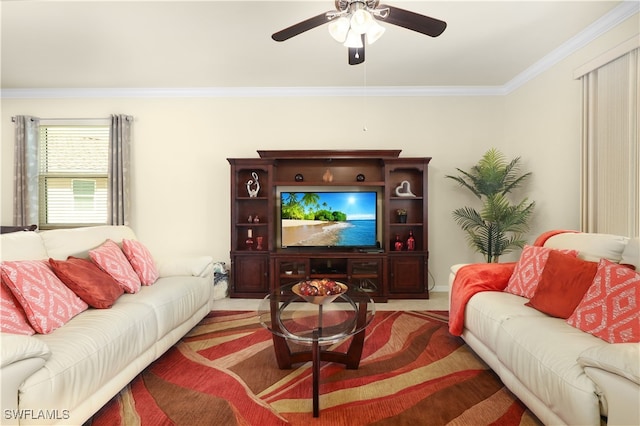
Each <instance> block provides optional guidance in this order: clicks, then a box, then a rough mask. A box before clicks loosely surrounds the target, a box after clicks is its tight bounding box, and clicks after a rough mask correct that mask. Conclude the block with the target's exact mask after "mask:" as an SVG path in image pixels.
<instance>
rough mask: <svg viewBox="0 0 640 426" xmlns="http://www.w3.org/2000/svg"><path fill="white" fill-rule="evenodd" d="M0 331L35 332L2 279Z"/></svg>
mask: <svg viewBox="0 0 640 426" xmlns="http://www.w3.org/2000/svg"><path fill="white" fill-rule="evenodd" d="M0 331H2V332H3V333H13V334H27V335H29V336H31V335H32V334H34V333H35V331H34V330H33V328H32V327H31V326H30V325H29V322H28V320H27V315H26V314H25V313H24V310H23V309H22V308H21V307H20V304H19V303H18V301H17V300H16V298H15V297H14V296H13V294H11V291H9V288H8V287H7V286H6V284H5V283H4V280H3V281H2V284H0Z"/></svg>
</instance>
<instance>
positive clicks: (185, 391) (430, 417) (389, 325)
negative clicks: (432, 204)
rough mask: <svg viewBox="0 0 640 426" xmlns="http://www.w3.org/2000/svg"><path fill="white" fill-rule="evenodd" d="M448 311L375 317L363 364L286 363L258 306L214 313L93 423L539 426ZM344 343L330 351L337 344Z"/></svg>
mask: <svg viewBox="0 0 640 426" xmlns="http://www.w3.org/2000/svg"><path fill="white" fill-rule="evenodd" d="M447 319H448V317H447V312H433V311H428V312H427V311H421V312H415V311H412V312H389V311H382V312H378V313H377V314H376V317H375V318H374V321H373V322H372V324H371V325H370V326H369V328H367V333H366V341H365V346H364V352H363V355H362V362H361V363H360V368H359V369H358V370H347V369H345V368H344V366H342V365H340V364H333V363H323V364H322V369H321V372H320V377H321V378H320V417H318V418H313V417H312V414H311V413H312V395H311V384H312V381H311V380H312V379H311V374H312V373H311V365H310V363H306V364H301V365H296V366H294V368H293V369H291V370H280V369H278V367H277V365H276V360H275V355H274V351H273V344H272V340H271V334H270V333H269V331H267V330H265V329H264V328H263V327H261V326H260V325H259V323H258V321H257V317H256V315H255V313H253V312H228V311H227V312H225V311H214V312H212V313H211V314H209V316H207V317H206V318H205V319H203V320H202V321H201V323H200V324H199V325H198V326H197V327H195V328H194V329H193V330H192V331H191V332H190V333H189V334H188V335H187V336H185V337H184V338H183V339H182V340H181V341H180V342H179V343H178V344H177V345H176V346H174V347H173V348H171V349H170V350H169V351H167V352H166V353H165V354H164V355H163V356H162V357H161V358H159V359H158V360H157V361H156V362H154V363H153V364H151V365H150V366H149V367H148V368H147V369H146V370H145V371H144V372H142V373H141V374H140V375H139V376H138V377H137V378H136V379H134V380H133V381H132V382H131V383H130V385H129V386H127V387H126V388H125V389H124V390H122V392H120V394H118V395H117V396H116V397H115V398H114V399H113V400H112V401H111V402H109V403H108V404H107V405H106V406H105V407H104V408H102V410H101V411H100V412H98V413H97V414H96V415H95V416H94V417H93V418H92V420H91V422H90V424H92V425H93V426H100V425H109V426H113V425H139V424H140V425H154V426H155V425H224V426H227V425H243V426H244V425H255V426H270V425H308V424H314V425H331V426H337V425H338V426H339V425H344V426H346V425H349V426H354V425H369V424H376V425H489V424H494V425H539V424H540V423H539V422H538V420H537V419H536V418H535V417H534V416H533V414H531V413H530V412H529V411H528V410H527V409H526V407H525V406H524V405H523V404H522V403H521V402H520V401H519V400H518V399H517V398H516V397H515V396H513V395H512V394H511V393H510V392H509V391H508V390H507V389H506V388H505V387H504V385H503V384H502V383H501V382H500V380H499V379H498V378H497V377H496V376H495V374H494V373H493V372H492V371H491V370H490V369H489V368H488V367H487V366H486V365H485V364H484V363H483V362H482V361H480V360H479V359H478V358H477V357H476V356H475V355H474V354H473V352H472V351H471V350H470V349H469V348H468V347H467V346H466V345H465V344H464V342H463V341H462V340H461V339H460V338H458V337H454V336H452V335H451V334H449V332H448V329H447ZM343 345H345V346H346V343H342V344H340V345H338V347H336V348H333V349H340V348H342V346H343Z"/></svg>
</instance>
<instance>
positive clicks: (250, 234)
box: [244, 229, 253, 250]
mask: <svg viewBox="0 0 640 426" xmlns="http://www.w3.org/2000/svg"><path fill="white" fill-rule="evenodd" d="M244 243H245V245H246V246H247V250H253V230H252V229H248V230H247V239H246V240H245V241H244Z"/></svg>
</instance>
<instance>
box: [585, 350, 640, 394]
mask: <svg viewBox="0 0 640 426" xmlns="http://www.w3.org/2000/svg"><path fill="white" fill-rule="evenodd" d="M578 363H579V364H580V365H581V366H582V367H593V368H598V369H600V370H604V371H608V372H609V373H611V374H616V375H618V376H622V377H625V378H626V379H628V380H631V381H632V382H634V383H635V384H636V385H638V386H640V343H615V344H609V345H604V346H595V347H591V348H588V349H585V350H584V351H583V352H582V353H581V354H580V356H579V357H578Z"/></svg>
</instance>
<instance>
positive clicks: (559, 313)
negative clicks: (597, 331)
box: [526, 250, 598, 319]
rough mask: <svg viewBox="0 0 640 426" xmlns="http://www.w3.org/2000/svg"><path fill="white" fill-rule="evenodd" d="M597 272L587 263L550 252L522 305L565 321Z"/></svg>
mask: <svg viewBox="0 0 640 426" xmlns="http://www.w3.org/2000/svg"><path fill="white" fill-rule="evenodd" d="M597 270H598V264H597V263H596V262H587V261H586V260H582V259H578V258H577V257H574V256H571V255H569V254H564V253H560V252H559V251H555V250H552V251H551V252H550V253H549V258H548V259H547V263H546V265H545V267H544V270H543V271H542V275H541V276H540V283H538V287H537V288H536V292H535V293H534V295H533V297H532V298H531V300H530V301H529V303H526V305H527V306H531V307H532V308H535V309H537V310H539V311H540V312H544V313H545V314H548V315H551V316H554V317H558V318H563V319H567V318H569V316H570V315H571V314H572V313H573V311H574V310H575V309H576V307H577V306H578V304H579V303H580V301H581V300H582V298H583V297H584V294H585V293H586V292H587V290H588V289H589V287H590V286H591V283H592V282H593V277H594V276H595V275H596V271H597Z"/></svg>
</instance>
